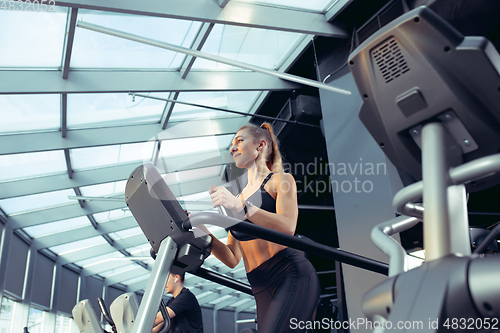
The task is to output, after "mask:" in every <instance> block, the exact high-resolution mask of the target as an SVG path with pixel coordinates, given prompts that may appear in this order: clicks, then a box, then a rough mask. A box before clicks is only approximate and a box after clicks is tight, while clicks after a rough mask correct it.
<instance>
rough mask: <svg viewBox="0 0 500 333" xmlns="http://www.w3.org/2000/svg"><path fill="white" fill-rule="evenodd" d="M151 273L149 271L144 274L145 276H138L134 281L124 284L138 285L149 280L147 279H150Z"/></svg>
mask: <svg viewBox="0 0 500 333" xmlns="http://www.w3.org/2000/svg"><path fill="white" fill-rule="evenodd" d="M149 273H150V272H149V271H147V272H146V274H144V275H143V276H138V277H135V278H133V279H130V280H126V281H123V282H122V284H124V285H126V286H130V285H132V284H136V283H139V282H142V281H144V280H147V279H149V275H150V274H149Z"/></svg>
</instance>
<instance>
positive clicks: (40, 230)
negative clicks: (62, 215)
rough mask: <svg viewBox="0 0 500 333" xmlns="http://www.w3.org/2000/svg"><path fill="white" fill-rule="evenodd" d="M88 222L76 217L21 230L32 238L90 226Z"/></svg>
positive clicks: (83, 217)
mask: <svg viewBox="0 0 500 333" xmlns="http://www.w3.org/2000/svg"><path fill="white" fill-rule="evenodd" d="M90 225H91V224H90V221H89V219H88V218H87V217H86V216H81V217H76V218H73V219H67V220H62V221H56V222H50V223H44V224H39V225H35V226H32V227H27V228H24V229H23V230H24V231H25V232H26V233H27V234H28V235H30V236H31V237H33V238H37V237H41V236H46V235H51V234H56V233H60V232H64V231H68V230H72V229H77V228H81V227H86V226H90Z"/></svg>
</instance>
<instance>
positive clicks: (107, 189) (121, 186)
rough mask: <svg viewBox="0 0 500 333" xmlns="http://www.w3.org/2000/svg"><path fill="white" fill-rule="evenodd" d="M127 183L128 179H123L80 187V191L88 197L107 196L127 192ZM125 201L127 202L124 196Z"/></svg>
mask: <svg viewBox="0 0 500 333" xmlns="http://www.w3.org/2000/svg"><path fill="white" fill-rule="evenodd" d="M126 184H127V180H122V181H119V182H111V183H105V184H99V185H91V186H84V187H80V191H81V193H82V195H83V196H87V197H105V196H111V195H113V194H123V193H125V185H126ZM123 203H124V204H125V197H123Z"/></svg>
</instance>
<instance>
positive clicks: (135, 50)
mask: <svg viewBox="0 0 500 333" xmlns="http://www.w3.org/2000/svg"><path fill="white" fill-rule="evenodd" d="M78 20H81V21H84V22H88V23H94V24H97V25H100V26H103V27H107V28H111V29H115V30H120V31H123V32H127V33H131V34H134V35H138V36H141V37H146V38H150V39H154V40H158V41H161V42H165V43H170V44H174V45H177V46H183V47H190V46H191V44H192V43H193V40H194V38H195V37H196V33H197V32H198V30H199V28H200V26H201V23H200V22H193V21H185V20H175V19H168V18H157V17H151V16H147V17H145V16H138V15H127V14H117V13H106V12H99V11H93V10H80V11H79V12H78ZM73 47H74V51H75V55H74V56H72V57H71V66H72V67H74V68H157V69H160V68H161V69H165V68H172V69H178V68H179V67H180V66H181V64H182V61H183V60H184V58H185V55H183V54H177V53H176V52H172V51H168V50H165V49H160V48H156V47H153V46H149V45H145V44H139V43H136V42H132V41H128V40H124V39H120V38H116V37H112V36H108V35H103V34H99V33H96V32H92V31H89V30H84V29H77V30H76V33H75V44H74V46H73Z"/></svg>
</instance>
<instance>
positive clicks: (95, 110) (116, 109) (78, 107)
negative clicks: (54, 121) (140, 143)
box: [68, 93, 168, 129]
mask: <svg viewBox="0 0 500 333" xmlns="http://www.w3.org/2000/svg"><path fill="white" fill-rule="evenodd" d="M156 96H157V97H162V98H168V94H156ZM165 104H166V102H164V101H160V100H155V99H151V98H145V97H136V98H135V99H134V98H133V97H132V96H130V95H128V94H126V93H122V94H69V95H68V129H75V128H91V127H103V126H120V125H128V124H139V123H155V122H160V119H161V116H162V114H163V110H164V109H165Z"/></svg>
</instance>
